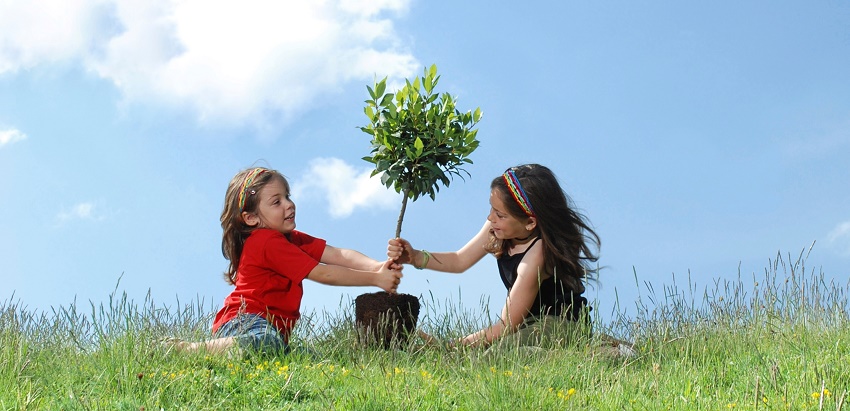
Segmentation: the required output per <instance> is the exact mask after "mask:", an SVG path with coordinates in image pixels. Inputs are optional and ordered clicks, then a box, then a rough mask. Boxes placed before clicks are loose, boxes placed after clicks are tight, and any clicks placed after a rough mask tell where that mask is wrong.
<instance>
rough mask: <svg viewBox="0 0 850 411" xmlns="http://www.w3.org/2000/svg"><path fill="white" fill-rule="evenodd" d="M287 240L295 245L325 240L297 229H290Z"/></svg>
mask: <svg viewBox="0 0 850 411" xmlns="http://www.w3.org/2000/svg"><path fill="white" fill-rule="evenodd" d="M289 241H291V242H292V243H293V244H295V245H302V244H310V243H314V242H316V241H320V242H322V243H324V242H325V240H323V239H321V238H318V237H313V236H311V235H310V234H307V233H305V232H302V231H298V230H292V232H291V233H289Z"/></svg>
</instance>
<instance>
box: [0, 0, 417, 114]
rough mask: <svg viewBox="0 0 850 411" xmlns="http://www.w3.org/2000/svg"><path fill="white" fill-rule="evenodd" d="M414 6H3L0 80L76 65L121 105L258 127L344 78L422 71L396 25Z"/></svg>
mask: <svg viewBox="0 0 850 411" xmlns="http://www.w3.org/2000/svg"><path fill="white" fill-rule="evenodd" d="M409 1H410V0H383V1H365V0H331V1H322V2H311V1H286V2H282V1H277V0H257V1H251V2H247V3H234V2H228V1H221V0H213V1H210V0H149V1H124V0H45V1H39V2H26V1H21V2H0V74H3V73H6V72H16V71H18V70H21V69H26V68H30V67H35V66H39V65H49V64H54V63H65V64H67V63H68V62H71V63H74V64H76V63H79V64H81V65H82V66H84V68H86V69H88V70H91V71H93V72H95V73H97V74H98V75H100V76H101V77H102V78H104V79H107V80H109V81H111V82H112V83H113V84H114V85H115V86H116V87H117V88H118V89H119V90H120V91H121V93H122V94H123V96H124V97H125V99H126V100H127V101H128V102H132V103H135V102H142V103H145V104H159V105H168V106H176V107H179V108H181V109H183V108H189V109H190V110H192V111H193V112H195V113H196V114H197V115H198V117H199V119H201V120H202V121H203V122H207V123H224V124H253V125H255V126H259V127H264V126H267V125H268V124H269V123H273V122H277V121H281V120H280V119H281V118H283V119H284V121H285V119H287V118H291V117H292V116H294V115H297V114H299V113H300V112H301V111H304V110H305V109H309V108H310V107H311V106H314V105H315V104H316V101H318V100H320V99H321V98H323V97H326V96H328V95H333V94H334V93H337V92H338V91H339V90H340V89H341V88H342V86H343V85H344V84H345V83H347V82H351V81H358V82H363V81H371V80H372V79H373V78H374V77H375V76H376V75H377V76H378V77H383V76H389V77H390V78H400V77H409V76H410V75H411V74H414V73H415V72H418V70H419V69H420V65H419V63H418V62H417V61H416V59H415V58H414V57H413V55H412V54H411V53H410V52H409V50H408V48H407V46H406V44H405V43H404V42H403V41H402V40H401V39H400V36H399V35H398V34H397V33H396V30H395V27H394V21H393V18H394V17H398V16H402V15H403V14H404V13H405V12H406V11H407V8H408V3H409ZM45 3H48V4H45ZM364 84H365V83H364Z"/></svg>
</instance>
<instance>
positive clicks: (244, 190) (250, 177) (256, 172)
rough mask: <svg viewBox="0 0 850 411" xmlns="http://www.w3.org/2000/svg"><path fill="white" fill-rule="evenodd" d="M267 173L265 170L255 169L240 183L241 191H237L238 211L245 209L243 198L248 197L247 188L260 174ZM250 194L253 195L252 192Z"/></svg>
mask: <svg viewBox="0 0 850 411" xmlns="http://www.w3.org/2000/svg"><path fill="white" fill-rule="evenodd" d="M266 171H268V170H267V169H265V168H262V167H257V168H255V169H253V170H251V172H250V173H248V175H247V176H245V181H243V182H242V190H240V191H239V211H240V212H242V211H243V208H245V198H246V197H248V193H247V191H248V187H250V186H251V183H252V182H254V179H255V178H257V177H259V176H260V174H263V173H265V172H266ZM251 194H254V193H253V192H252V193H251Z"/></svg>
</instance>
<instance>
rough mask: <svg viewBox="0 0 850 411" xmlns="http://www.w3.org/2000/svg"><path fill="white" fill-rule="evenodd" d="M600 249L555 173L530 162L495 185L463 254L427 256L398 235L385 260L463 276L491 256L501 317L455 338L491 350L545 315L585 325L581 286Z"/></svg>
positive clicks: (390, 243) (558, 321)
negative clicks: (499, 285) (504, 292)
mask: <svg viewBox="0 0 850 411" xmlns="http://www.w3.org/2000/svg"><path fill="white" fill-rule="evenodd" d="M598 248H599V237H598V236H597V235H596V233H595V232H594V231H593V229H591V228H590V226H589V225H588V223H587V222H586V218H585V217H584V216H583V215H581V214H580V213H578V212H577V211H576V210H575V208H574V206H573V205H572V201H571V200H570V199H569V197H568V196H567V195H566V194H565V193H564V191H563V189H561V186H560V185H559V184H558V180H557V178H556V177H555V175H554V174H553V173H552V171H551V170H549V169H548V168H546V167H544V166H541V165H538V164H527V165H521V166H517V167H511V168H509V169H508V170H506V171H505V173H504V174H502V175H501V176H499V177H496V178H495V179H494V180H493V182H492V183H491V184H490V214H489V215H488V216H487V223H485V224H484V226H483V227H482V228H481V230H480V231H479V232H478V234H476V235H475V237H473V238H472V239H471V240H470V241H469V242H468V243H467V244H466V245H465V246H463V247H462V248H461V249H460V250H458V251H455V252H441V253H433V254H432V253H429V252H428V251H425V250H417V249H414V248H413V247H412V246H411V245H410V242H408V241H407V240H404V239H402V238H396V239H392V240H390V241H389V246H388V247H387V255H388V256H389V257H390V258H391V259H393V260H395V261H396V262H397V263H400V264H412V265H413V266H414V267H416V268H419V269H422V268H429V269H432V270H437V271H443V272H449V273H461V272H464V271H466V270H467V269H468V268H469V267H471V266H472V265H474V264H475V263H477V262H478V261H479V260H481V258H483V257H484V256H485V255H486V254H488V253H489V254H493V255H494V256H495V257H496V258H497V262H498V266H499V273H500V275H501V277H502V281H503V282H504V284H505V286H506V287H507V289H508V297H507V301H506V302H505V306H504V308H503V309H502V314H501V318H500V319H499V321H497V322H496V323H494V324H492V325H490V326H489V327H487V328H484V329H482V330H479V331H477V332H474V333H472V334H470V335H467V336H465V337H463V338H462V339H460V340H459V341H458V342H459V343H461V344H464V345H489V344H491V343H493V342H494V341H495V340H497V339H499V338H501V337H502V336H505V335H508V334H513V333H517V332H520V333H522V332H523V330H525V329H526V328H529V326H530V325H532V324H534V323H539V322H541V320H542V319H544V318H545V319H547V320H551V321H554V322H557V323H561V324H563V323H565V322H566V323H573V324H574V323H575V322H576V321H577V320H582V322H584V321H586V318H587V317H586V315H585V313H586V312H587V311H589V307H586V304H587V300H586V299H585V298H584V297H582V294H583V293H584V289H585V287H584V284H585V281H587V280H589V279H592V278H593V275H594V274H596V270H595V268H594V266H593V265H592V263H594V262H595V261H596V260H597V258H598V257H597V255H596V254H595V253H594V251H596V250H598ZM565 337H566V336H565Z"/></svg>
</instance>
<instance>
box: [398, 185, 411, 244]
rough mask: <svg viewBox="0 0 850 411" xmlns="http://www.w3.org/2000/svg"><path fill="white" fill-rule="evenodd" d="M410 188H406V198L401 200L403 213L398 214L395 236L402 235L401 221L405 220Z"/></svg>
mask: <svg viewBox="0 0 850 411" xmlns="http://www.w3.org/2000/svg"><path fill="white" fill-rule="evenodd" d="M408 195H410V189H407V190H404V198H403V199H402V200H401V213H399V214H398V223H397V224H396V226H395V238H399V237H401V223H402V222H403V221H404V211H405V210H406V209H407V196H408Z"/></svg>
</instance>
